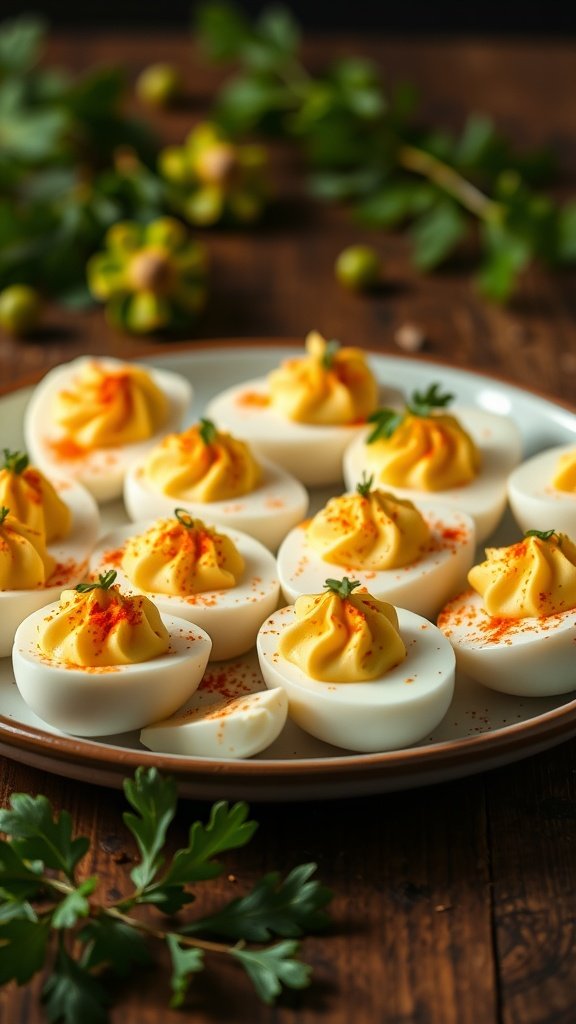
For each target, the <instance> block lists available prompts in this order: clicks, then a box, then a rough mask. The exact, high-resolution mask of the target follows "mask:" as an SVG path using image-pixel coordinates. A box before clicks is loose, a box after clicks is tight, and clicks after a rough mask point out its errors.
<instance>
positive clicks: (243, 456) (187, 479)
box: [143, 420, 262, 502]
mask: <svg viewBox="0 0 576 1024" xmlns="http://www.w3.org/2000/svg"><path fill="white" fill-rule="evenodd" d="M143 471H144V477H145V479H147V480H148V481H149V482H150V483H151V484H152V486H153V487H154V488H155V489H157V490H160V491H162V493H163V494H167V495H169V496H171V497H173V498H178V499H180V500H182V501H202V502H208V501H227V500H228V499H230V498H239V497H241V496H242V495H243V494H250V493H251V492H252V491H254V490H255V489H256V487H257V486H258V484H259V483H260V480H261V478H262V471H261V469H260V466H259V465H258V463H257V462H256V460H255V458H254V456H253V455H252V452H251V451H250V448H249V446H248V445H247V444H246V443H245V442H244V441H240V440H237V439H236V438H235V437H232V435H231V434H227V433H224V432H221V431H219V430H217V429H216V428H215V427H214V425H213V424H212V423H211V422H210V421H209V420H201V421H200V423H196V424H194V426H192V427H189V429H188V430H185V431H184V432H183V433H181V434H168V436H167V437H165V438H164V439H163V440H162V441H161V442H160V444H159V445H157V446H156V447H155V448H154V449H153V450H152V451H151V452H150V454H149V455H148V457H147V458H146V461H145V463H144V465H143Z"/></svg>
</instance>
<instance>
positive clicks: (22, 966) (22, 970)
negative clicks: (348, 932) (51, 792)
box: [0, 767, 331, 1024]
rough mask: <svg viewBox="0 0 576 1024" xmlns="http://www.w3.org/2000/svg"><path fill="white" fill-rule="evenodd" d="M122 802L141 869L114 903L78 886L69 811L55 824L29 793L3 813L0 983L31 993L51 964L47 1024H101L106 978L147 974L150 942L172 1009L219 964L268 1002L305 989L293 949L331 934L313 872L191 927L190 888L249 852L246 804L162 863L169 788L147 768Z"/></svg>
mask: <svg viewBox="0 0 576 1024" xmlns="http://www.w3.org/2000/svg"><path fill="white" fill-rule="evenodd" d="M124 792H125V795H126V798H127V800H128V802H129V804H130V805H131V808H132V809H131V810H130V811H128V812H126V814H125V815H124V822H125V824H126V826H127V828H128V829H129V830H130V832H131V833H132V835H133V836H134V838H135V840H136V844H137V847H138V852H139V861H138V863H137V864H136V865H135V867H134V868H133V869H132V870H131V872H130V878H131V881H132V884H133V890H132V892H131V893H130V895H129V896H125V897H123V898H122V899H120V900H118V901H116V902H111V903H110V902H107V901H105V900H104V899H102V900H101V901H100V900H99V899H98V887H99V883H100V880H99V879H98V878H97V877H96V876H89V877H87V878H85V877H82V870H81V865H82V861H83V858H84V857H85V856H86V854H87V853H88V849H89V841H88V839H87V838H86V837H83V836H80V837H75V836H74V835H73V831H72V819H71V817H70V815H69V814H68V813H67V812H66V811H63V812H62V813H61V814H60V815H59V816H56V814H55V813H54V810H53V808H52V807H51V805H50V803H49V801H48V800H47V799H46V797H45V796H30V795H29V794H26V793H16V794H14V795H13V796H12V799H11V804H10V808H9V809H5V810H0V830H1V831H2V832H4V833H5V834H6V837H7V838H5V839H0V946H1V947H2V959H1V964H0V984H6V983H8V982H10V981H12V980H15V981H16V982H17V983H18V984H19V985H23V984H26V983H27V982H28V981H30V980H31V979H32V978H33V976H34V975H35V974H36V973H37V972H39V971H41V970H42V969H43V968H44V967H45V966H48V964H50V968H51V970H50V977H49V978H48V980H47V981H46V983H45V985H44V988H43V992H42V999H43V1002H44V1004H45V1009H46V1013H47V1017H48V1019H49V1020H54V1021H56V1020H63V1021H64V1022H65V1024H77V1022H78V1020H80V1019H82V1020H90V1021H92V1022H94V1024H100V1022H102V1024H104V1022H105V1021H106V1020H107V1019H108V1017H107V1009H108V1005H109V992H108V987H107V985H106V975H105V973H103V971H107V972H110V973H112V974H116V975H120V976H126V975H129V974H130V972H131V971H132V970H133V969H135V968H139V967H141V966H143V965H144V964H147V963H149V961H150V959H151V951H150V947H151V944H152V943H154V942H155V943H163V944H165V946H166V948H167V949H168V951H169V954H170V963H171V987H172V999H171V1003H170V1005H171V1006H173V1007H177V1006H181V1005H182V1003H183V1002H184V1000H185V998H186V994H187V990H188V987H189V985H190V982H191V981H192V979H193V976H194V974H196V973H198V972H200V971H202V970H204V969H205V967H206V966H207V964H208V962H209V960H210V958H211V957H215V956H225V957H230V958H231V959H232V960H233V961H235V962H236V963H237V964H238V965H239V966H241V967H242V968H243V969H244V971H245V973H246V974H247V975H248V977H249V978H250V980H251V981H252V983H253V985H254V988H255V990H256V992H257V994H258V995H259V997H260V998H261V999H262V1000H263V1001H264V1002H266V1003H271V1002H273V1001H274V999H275V998H276V996H277V995H278V994H279V993H280V992H281V990H282V988H283V987H286V988H294V989H299V988H305V987H306V986H307V985H308V984H309V983H310V968H309V967H308V966H307V965H306V964H304V963H303V962H302V961H301V960H299V959H298V952H299V945H298V942H297V941H296V940H297V939H298V938H299V937H300V936H302V935H303V934H305V933H306V932H308V931H315V930H317V929H320V928H323V927H325V926H326V924H327V921H328V917H327V914H326V911H325V907H326V905H327V904H328V902H329V901H330V898H331V894H330V892H329V891H328V890H327V889H326V888H325V887H324V886H322V885H321V884H320V883H319V882H318V881H316V880H315V879H314V878H313V877H312V876H313V874H314V872H315V865H314V864H303V865H300V866H299V867H297V868H294V869H293V870H292V871H290V872H289V874H288V875H287V876H286V878H284V879H281V877H280V875H279V874H278V873H277V872H272V873H270V874H268V875H266V876H264V878H263V879H261V881H260V882H257V883H256V885H255V886H254V888H253V889H252V891H251V892H249V893H248V894H247V895H246V896H242V897H240V898H239V899H236V900H232V901H231V902H230V903H228V904H227V905H226V906H224V907H222V908H220V909H219V910H216V911H215V912H213V913H212V914H209V915H207V916H205V917H203V918H195V919H192V920H191V919H190V917H189V916H188V915H186V916H185V917H184V916H183V914H182V912H183V911H185V910H187V909H189V905H190V904H191V903H193V901H194V899H195V895H194V892H193V891H192V889H191V888H190V887H191V886H193V885H196V884H198V883H201V882H204V881H207V880H209V879H212V878H216V877H217V876H218V875H220V874H221V873H222V871H223V870H224V868H223V865H222V863H221V861H220V860H219V859H218V858H219V857H220V856H221V855H222V854H224V853H226V852H228V851H231V850H236V849H239V848H241V847H243V846H245V845H246V844H247V843H248V842H249V841H250V840H251V839H252V836H253V835H254V832H255V830H256V828H257V825H256V822H254V821H251V820H250V819H249V818H248V808H247V806H246V804H244V803H237V804H234V805H233V806H229V805H228V804H227V803H224V802H220V803H217V804H214V805H213V807H212V809H211V812H210V816H209V819H208V822H207V823H203V822H201V821H195V822H194V823H193V824H192V825H191V827H190V830H189V834H188V842H187V845H186V846H185V847H184V848H183V849H180V850H178V851H177V852H176V853H175V854H174V855H173V856H172V857H167V855H166V853H165V851H164V847H165V842H166V837H167V833H168V828H169V826H170V824H171V822H172V820H173V818H174V815H175V811H176V803H177V795H176V784H175V782H174V780H173V779H170V778H165V777H163V776H161V775H160V773H159V772H157V770H156V769H155V768H150V769H145V768H143V767H141V768H139V769H138V770H137V772H136V775H135V777H134V779H131V780H126V781H125V783H124ZM138 906H148V907H151V908H153V909H155V910H157V911H160V912H162V913H163V914H164V915H165V917H164V918H162V919H161V920H160V924H159V925H157V924H155V923H154V924H150V923H149V922H148V921H146V920H141V919H139V918H137V917H135V916H134V915H133V910H134V908H135V907H138ZM164 921H166V922H167V923H166V926H165V925H164V923H163V922H164ZM276 936H278V937H279V938H280V941H275V937H276ZM221 939H223V940H224V941H220V940H221ZM249 943H255V944H257V946H256V947H252V946H250V945H248V944H249Z"/></svg>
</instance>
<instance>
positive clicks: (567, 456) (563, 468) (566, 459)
mask: <svg viewBox="0 0 576 1024" xmlns="http://www.w3.org/2000/svg"><path fill="white" fill-rule="evenodd" d="M552 485H553V487H555V488H556V490H557V491H568V492H569V493H570V494H574V492H575V491H576V451H573V452H565V453H564V454H563V455H561V456H560V458H559V459H558V466H557V468H556V474H555V476H554V477H553V479H552Z"/></svg>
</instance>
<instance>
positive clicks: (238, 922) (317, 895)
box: [183, 864, 332, 942]
mask: <svg viewBox="0 0 576 1024" xmlns="http://www.w3.org/2000/svg"><path fill="white" fill-rule="evenodd" d="M315 870H316V865H315V864H301V865H300V866H299V867H297V868H294V870H293V871H291V872H290V873H289V874H288V875H287V876H286V878H285V879H284V881H281V880H280V875H279V873H278V872H277V871H272V872H270V874H268V875H265V876H264V878H262V879H261V880H260V881H259V882H257V884H256V885H255V886H254V888H253V889H252V891H251V892H250V893H248V895H247V896H242V897H241V898H240V899H237V900H233V901H232V902H231V903H229V904H228V906H226V907H224V908H223V909H222V910H221V911H219V912H218V913H216V914H212V915H210V916H209V917H205V918H203V919H202V922H201V926H200V927H201V928H202V930H203V931H204V930H205V931H207V932H209V933H212V934H214V935H222V936H225V937H226V938H230V939H248V940H249V941H251V942H267V941H268V939H270V938H271V937H272V935H280V936H282V937H285V938H295V937H297V936H299V935H302V934H303V933H304V932H305V931H306V930H308V929H310V930H313V931H316V930H318V929H320V928H324V927H325V926H326V925H327V923H328V915H327V914H326V913H325V912H324V911H323V909H322V908H323V907H325V906H326V904H327V903H328V902H329V900H330V899H331V896H332V894H331V892H330V890H329V889H326V888H325V887H324V886H323V885H320V883H319V882H317V881H312V880H311V877H312V875H313V874H314V872H315ZM198 930H200V929H199V927H198V925H197V924H194V925H191V926H189V927H187V928H184V929H183V931H185V932H186V934H193V933H194V932H195V931H198Z"/></svg>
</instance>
